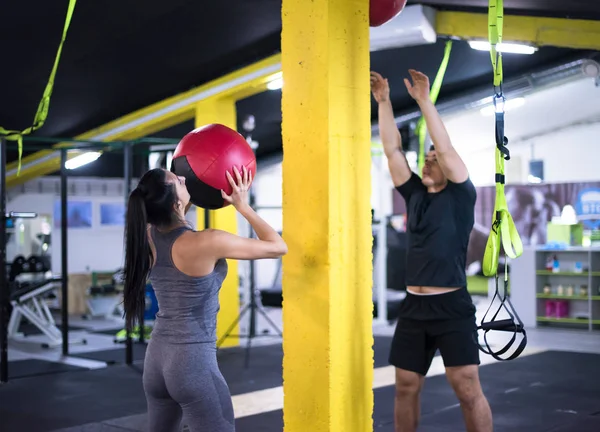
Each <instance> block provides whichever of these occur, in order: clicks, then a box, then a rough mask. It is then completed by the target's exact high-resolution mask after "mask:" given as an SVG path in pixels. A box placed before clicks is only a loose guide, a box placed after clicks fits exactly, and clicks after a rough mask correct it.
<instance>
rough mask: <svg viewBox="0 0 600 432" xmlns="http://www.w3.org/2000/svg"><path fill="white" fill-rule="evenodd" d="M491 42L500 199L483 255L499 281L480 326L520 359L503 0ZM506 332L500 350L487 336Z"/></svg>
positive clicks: (496, 8)
mask: <svg viewBox="0 0 600 432" xmlns="http://www.w3.org/2000/svg"><path fill="white" fill-rule="evenodd" d="M488 21H489V23H488V24H489V25H488V28H489V34H488V36H489V42H490V56H491V60H492V68H493V70H494V97H493V102H494V107H495V111H496V128H495V141H496V150H495V159H496V178H495V183H496V201H495V208H494V214H493V216H492V228H491V230H490V235H489V237H488V241H487V244H486V248H485V253H484V257H483V269H482V270H483V274H484V275H486V276H494V278H495V280H496V292H495V294H494V297H493V298H492V301H491V303H490V306H489V307H488V310H487V311H486V313H485V315H484V316H483V318H482V320H481V325H479V326H478V328H477V330H483V332H484V335H483V338H484V342H485V345H486V348H487V349H486V348H484V347H482V346H481V345H479V344H478V345H479V348H480V349H481V351H483V352H484V353H486V354H489V355H491V356H492V357H494V358H495V359H496V360H513V359H515V358H517V357H518V356H519V355H520V354H521V353H522V352H523V350H524V349H525V347H526V346H527V333H526V332H525V327H524V325H523V322H522V321H521V319H520V318H519V315H518V314H517V312H516V311H515V309H514V307H513V305H512V303H511V302H510V299H509V297H508V290H509V283H508V258H517V257H519V256H520V255H521V254H522V253H523V244H522V243H521V238H520V237H519V233H518V231H517V228H516V227H515V224H514V221H513V219H512V216H511V215H510V212H509V211H508V205H507V203H506V196H505V194H504V185H505V175H504V162H505V160H509V159H510V152H509V150H508V148H507V145H508V139H507V138H506V136H505V135H504V103H505V101H506V98H505V97H504V94H503V92H502V79H503V72H502V53H501V52H500V50H498V45H499V44H500V43H502V29H503V23H504V5H503V1H502V0H490V1H489V13H488ZM501 246H502V248H503V249H504V253H505V254H506V257H505V261H504V263H505V268H504V284H503V290H502V291H503V292H502V294H500V286H499V277H498V261H499V259H500V247H501ZM496 298H498V300H499V301H500V306H499V307H498V310H497V311H496V313H495V314H494V315H493V316H492V317H491V319H490V320H489V321H486V318H487V316H488V313H489V312H490V309H491V307H492V304H494V301H495V300H496ZM502 309H504V310H505V311H506V313H507V314H508V316H509V318H508V319H499V320H496V318H497V317H498V315H499V313H500V311H501V310H502ZM492 330H494V331H502V332H512V333H513V335H512V337H511V339H510V340H509V341H508V343H507V344H506V345H505V346H504V347H502V348H500V349H499V350H498V351H493V350H492V349H491V347H490V344H489V342H488V338H487V335H488V333H489V332H490V331H492ZM517 334H522V335H523V339H522V340H521V343H520V344H519V346H518V347H517V349H516V350H515V351H514V352H513V353H512V354H511V355H509V356H508V357H507V358H502V357H501V356H502V355H503V354H506V353H507V352H508V350H509V349H510V347H511V346H512V345H513V344H514V343H515V341H516V339H517Z"/></svg>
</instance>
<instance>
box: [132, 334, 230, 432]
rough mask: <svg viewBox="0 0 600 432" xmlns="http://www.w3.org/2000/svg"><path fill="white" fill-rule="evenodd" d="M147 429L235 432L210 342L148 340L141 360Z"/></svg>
mask: <svg viewBox="0 0 600 432" xmlns="http://www.w3.org/2000/svg"><path fill="white" fill-rule="evenodd" d="M143 382H144V391H145V392H146V401H147V403H148V431H149V432H171V431H172V432H175V431H177V432H178V431H180V430H181V420H182V418H183V420H184V424H187V425H188V427H189V430H190V431H191V432H205V431H206V432H235V425H234V414H233V404H232V402H231V394H230V393H229V387H228V386H227V383H226V382H225V379H224V378H223V375H221V371H220V370H219V367H218V365H217V354H216V347H215V345H214V344H211V343H196V344H170V343H166V342H164V341H160V340H157V339H151V340H150V342H149V344H148V348H147V350H146V358H145V360H144V379H143Z"/></svg>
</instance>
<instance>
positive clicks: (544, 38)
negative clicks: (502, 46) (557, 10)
mask: <svg viewBox="0 0 600 432" xmlns="http://www.w3.org/2000/svg"><path fill="white" fill-rule="evenodd" d="M435 27H436V31H437V34H438V35H439V36H451V37H458V38H460V39H466V40H488V16H487V13H485V14H483V13H468V12H437V14H436V25H435ZM503 40H504V41H505V42H521V43H527V44H531V45H535V46H538V47H542V46H553V47H559V48H573V49H589V50H600V21H592V20H578V19H567V18H543V17H528V16H516V15H505V16H504V33H503Z"/></svg>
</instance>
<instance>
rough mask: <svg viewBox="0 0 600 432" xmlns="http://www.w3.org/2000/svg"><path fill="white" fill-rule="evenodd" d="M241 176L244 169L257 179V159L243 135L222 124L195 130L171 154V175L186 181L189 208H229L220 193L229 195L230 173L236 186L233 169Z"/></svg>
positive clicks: (230, 189)
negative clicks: (189, 199) (190, 202)
mask: <svg viewBox="0 0 600 432" xmlns="http://www.w3.org/2000/svg"><path fill="white" fill-rule="evenodd" d="M234 166H235V167H237V169H238V170H239V171H240V174H242V166H246V169H248V170H249V171H250V172H251V173H252V178H253V179H254V177H255V176H256V157H255V156H254V152H253V151H252V148H251V147H250V145H249V144H248V142H247V141H246V140H245V139H244V137H243V136H242V135H240V134H239V133H238V132H236V131H234V130H232V129H230V128H228V127H227V126H223V125H221V124H210V125H206V126H202V127H200V128H197V129H194V130H193V131H191V132H189V133H188V134H187V135H185V136H184V137H183V139H182V140H181V141H180V142H179V144H178V145H177V148H176V149H175V153H173V162H172V163H171V171H172V172H173V173H174V174H176V175H178V176H182V177H185V183H186V186H187V189H188V191H189V192H190V196H191V201H192V204H194V205H197V206H198V207H202V208H205V209H210V210H214V209H219V208H222V207H225V206H227V205H229V203H228V202H227V201H225V200H224V199H223V197H222V196H221V189H223V190H224V191H225V193H226V194H227V195H231V192H232V187H231V184H230V183H229V181H228V180H227V175H226V174H225V172H226V171H229V173H230V174H231V176H232V177H233V179H234V181H235V182H236V183H237V179H236V177H235V173H234V171H233V167H234Z"/></svg>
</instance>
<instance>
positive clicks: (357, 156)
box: [281, 0, 373, 432]
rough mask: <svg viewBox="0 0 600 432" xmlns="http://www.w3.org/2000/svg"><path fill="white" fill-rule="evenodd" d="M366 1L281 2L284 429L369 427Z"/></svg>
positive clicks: (315, 431)
mask: <svg viewBox="0 0 600 432" xmlns="http://www.w3.org/2000/svg"><path fill="white" fill-rule="evenodd" d="M368 15H369V0H312V1H307V0H283V9H282V24H283V27H282V38H281V50H282V70H283V79H284V87H283V98H282V116H283V121H282V131H283V232H284V236H285V239H286V241H287V243H288V246H289V253H288V255H286V256H285V257H284V259H283V297H284V303H283V327H284V339H283V352H284V358H283V382H284V424H285V431H286V432H306V431H310V432H321V431H331V432H333V431H335V432H338V431H344V432H353V431H372V430H373V423H372V405H373V391H372V381H373V351H372V345H373V336H372V313H373V312H372V311H373V303H372V254H371V245H372V234H371V212H370V208H371V206H370V195H371V157H370V151H371V150H370V145H371V128H370V89H369V18H368Z"/></svg>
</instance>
